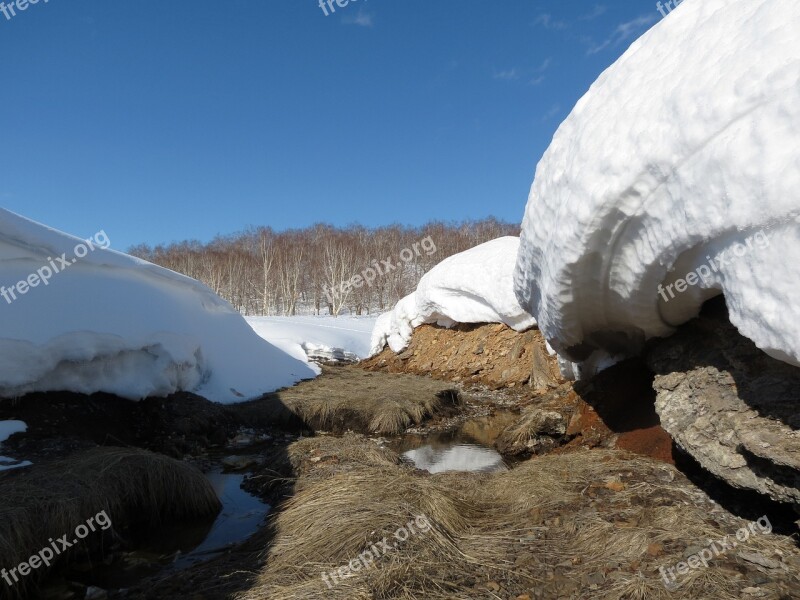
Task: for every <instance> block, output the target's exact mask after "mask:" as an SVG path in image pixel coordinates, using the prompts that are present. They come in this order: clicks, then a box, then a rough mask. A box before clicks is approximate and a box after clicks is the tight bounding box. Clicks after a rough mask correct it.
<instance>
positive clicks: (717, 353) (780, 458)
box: [646, 309, 800, 503]
mask: <svg viewBox="0 0 800 600" xmlns="http://www.w3.org/2000/svg"><path fill="white" fill-rule="evenodd" d="M646 358H647V363H648V365H649V366H650V368H651V369H652V370H653V371H654V372H655V373H656V375H655V380H654V382H653V387H654V388H655V390H656V394H657V396H656V411H657V412H658V414H659V416H660V418H661V426H662V427H663V428H664V429H666V430H667V431H668V432H669V433H670V434H671V435H672V436H673V438H674V439H675V441H676V442H677V443H678V445H679V446H681V448H683V449H684V450H686V452H688V453H689V454H691V455H692V456H693V457H694V458H695V459H696V460H697V461H698V462H699V463H700V464H701V465H702V466H703V467H704V468H705V469H706V470H708V471H710V472H712V473H713V474H715V475H716V476H717V477H720V478H721V479H723V480H725V481H727V482H728V483H730V484H731V485H733V486H735V487H739V488H747V489H752V490H756V491H758V492H761V493H762V494H766V495H769V496H770V497H771V498H773V499H774V500H778V501H782V502H791V503H800V431H798V429H800V411H798V410H797V407H798V400H800V392H799V391H798V390H800V369H798V368H797V367H793V366H791V365H788V364H786V363H783V362H780V361H778V360H775V359H773V358H771V357H770V356H768V355H767V354H765V353H764V352H762V351H761V350H759V349H758V348H756V346H755V345H754V344H753V343H752V342H751V341H750V340H748V339H747V338H745V337H743V336H742V335H741V334H739V332H738V331H737V330H736V328H735V327H734V326H733V325H731V324H730V322H729V321H728V320H727V316H726V315H725V314H724V309H718V311H717V313H716V314H711V315H705V316H702V317H700V318H698V319H695V320H694V321H691V322H690V323H688V324H686V325H684V326H683V327H681V329H680V330H679V331H678V332H677V333H676V334H675V335H673V336H672V337H670V338H667V339H663V340H656V341H653V342H651V344H649V347H648V350H647V355H646Z"/></svg>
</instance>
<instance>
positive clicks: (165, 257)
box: [128, 218, 520, 316]
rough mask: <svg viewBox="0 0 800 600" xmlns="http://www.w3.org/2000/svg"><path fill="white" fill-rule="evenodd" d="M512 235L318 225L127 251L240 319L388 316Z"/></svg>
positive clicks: (497, 229) (468, 227)
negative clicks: (450, 265) (433, 279)
mask: <svg viewBox="0 0 800 600" xmlns="http://www.w3.org/2000/svg"><path fill="white" fill-rule="evenodd" d="M519 232H520V229H519V225H518V224H511V223H506V222H502V221H498V220H497V219H495V218H487V219H483V220H480V221H463V222H458V223H443V222H440V221H435V222H431V223H428V224H426V225H423V226H421V227H408V226H402V225H389V226H385V227H375V228H367V227H363V226H361V225H350V226H348V227H345V228H337V227H333V226H331V225H328V224H324V223H320V224H316V225H313V226H311V227H307V228H305V229H291V230H287V231H274V230H273V229H271V228H270V227H253V228H250V229H247V230H245V231H242V232H239V233H235V234H233V235H228V236H219V237H217V238H215V239H213V240H212V241H211V242H209V243H207V244H203V243H201V242H198V241H183V242H173V243H171V244H168V245H158V246H155V247H151V246H148V245H146V244H141V245H138V246H134V247H133V248H131V249H130V250H129V251H128V252H129V253H130V254H133V255H134V256H138V257H139V258H143V259H145V260H148V261H150V262H152V263H155V264H157V265H160V266H162V267H166V268H168V269H171V270H173V271H177V272H179V273H183V274H185V275H188V276H189V277H192V278H194V279H197V280H199V281H202V282H203V283H205V284H206V285H207V286H208V287H210V288H211V289H212V290H214V291H215V292H216V293H217V294H219V295H220V296H222V297H223V298H225V299H226V300H228V301H229V302H230V303H231V304H232V305H233V306H234V308H235V309H236V310H238V311H239V312H241V313H243V314H245V315H298V314H317V315H319V314H331V315H337V316H338V315H339V314H344V313H350V314H355V315H363V314H370V313H374V312H383V311H385V310H388V309H390V308H391V307H392V306H394V304H395V303H396V302H397V301H398V300H400V299H401V298H402V297H404V296H405V295H407V294H409V293H410V292H412V291H413V290H414V289H415V288H416V287H417V284H418V283H419V280H420V279H421V278H422V276H423V275H424V274H425V273H427V272H428V271H429V270H430V269H431V267H433V266H434V265H436V264H437V263H439V262H441V261H442V260H444V259H445V258H447V257H448V256H452V255H453V254H457V253H458V252H463V251H464V250H467V249H469V248H472V247H474V246H477V245H478V244H482V243H483V242H487V241H489V240H492V239H495V238H498V237H502V236H504V235H515V236H516V235H519Z"/></svg>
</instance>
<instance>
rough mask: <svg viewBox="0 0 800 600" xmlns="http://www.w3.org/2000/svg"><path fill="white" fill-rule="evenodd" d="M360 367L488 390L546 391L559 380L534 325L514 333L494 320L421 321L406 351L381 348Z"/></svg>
mask: <svg viewBox="0 0 800 600" xmlns="http://www.w3.org/2000/svg"><path fill="white" fill-rule="evenodd" d="M361 366H363V367H364V368H367V369H372V370H385V371H388V372H390V373H413V374H417V375H430V376H432V377H435V378H437V379H446V380H448V381H459V382H464V383H480V384H484V385H487V386H489V387H490V388H492V389H500V388H513V387H518V386H530V387H531V388H533V389H534V390H541V391H546V390H549V389H552V388H555V387H557V386H558V385H559V384H560V383H561V382H562V381H563V380H562V379H561V375H560V373H559V370H558V364H557V362H556V359H555V357H554V356H550V354H549V353H548V352H547V349H546V347H545V342H544V339H543V338H542V334H541V333H540V332H539V331H538V330H537V329H531V330H528V331H525V332H522V333H518V332H516V331H514V330H513V329H511V328H510V327H508V326H506V325H503V324H497V323H490V324H482V325H466V324H465V325H457V326H455V327H453V328H452V329H446V328H443V327H438V326H435V325H422V326H420V327H418V328H416V329H415V330H414V335H413V337H412V338H411V342H410V343H409V345H408V348H406V350H404V351H403V352H401V353H400V354H395V353H394V352H392V350H391V349H389V348H385V349H384V350H383V351H382V352H381V353H379V354H377V355H375V356H373V357H372V358H370V359H368V360H366V361H364V362H363V363H361Z"/></svg>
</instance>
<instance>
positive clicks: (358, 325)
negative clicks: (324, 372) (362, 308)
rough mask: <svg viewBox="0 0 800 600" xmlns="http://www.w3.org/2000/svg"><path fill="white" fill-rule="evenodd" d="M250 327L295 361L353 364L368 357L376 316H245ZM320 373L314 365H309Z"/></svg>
mask: <svg viewBox="0 0 800 600" xmlns="http://www.w3.org/2000/svg"><path fill="white" fill-rule="evenodd" d="M245 320H246V321H247V322H248V323H249V325H250V327H252V328H253V330H254V331H255V332H256V333H257V334H258V335H260V336H261V337H262V338H264V339H265V340H267V341H268V342H269V343H270V344H273V345H274V346H276V347H278V348H280V349H281V350H283V351H284V352H286V353H287V354H289V355H290V356H294V357H295V358H297V359H298V360H303V361H309V360H325V361H334V362H335V361H344V362H355V361H358V360H361V359H362V358H367V357H368V356H369V349H370V334H371V332H372V329H373V328H374V327H375V321H376V320H377V318H376V317H372V316H368V317H352V316H350V317H347V316H339V317H332V316H330V315H323V316H295V317H276V316H273V317H245ZM310 365H311V367H312V368H313V369H315V370H317V371H318V370H320V369H319V367H318V366H317V365H316V364H315V363H313V362H312V363H310Z"/></svg>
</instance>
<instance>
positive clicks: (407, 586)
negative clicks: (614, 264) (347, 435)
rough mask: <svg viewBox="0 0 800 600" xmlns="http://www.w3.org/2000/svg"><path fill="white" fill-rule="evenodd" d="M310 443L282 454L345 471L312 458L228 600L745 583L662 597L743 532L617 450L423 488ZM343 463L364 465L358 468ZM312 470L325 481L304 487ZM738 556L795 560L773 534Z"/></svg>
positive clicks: (578, 592) (730, 577) (342, 449)
mask: <svg viewBox="0 0 800 600" xmlns="http://www.w3.org/2000/svg"><path fill="white" fill-rule="evenodd" d="M312 443H313V442H312V441H303V442H302V444H303V445H301V446H298V447H297V448H293V449H290V454H291V453H295V454H294V459H293V460H294V461H296V462H298V463H302V462H303V456H305V457H306V458H305V460H311V458H315V457H316V456H318V455H319V452H323V454H325V455H327V456H334V455H335V456H337V461H338V462H337V464H339V465H346V466H347V468H346V469H345V470H336V469H331V468H330V467H328V468H325V467H324V462H325V461H324V460H320V461H317V462H315V463H311V464H310V465H309V464H307V465H306V466H305V467H304V474H303V473H301V475H300V481H301V482H305V483H303V484H302V485H299V486H298V488H297V490H298V491H297V494H296V495H295V496H294V497H293V498H292V499H291V500H290V501H288V503H287V504H286V506H285V509H284V510H282V511H281V512H280V513H278V514H277V515H276V516H275V518H274V520H273V521H272V527H273V528H274V532H275V537H274V538H273V543H272V545H271V546H270V548H269V549H268V550H267V554H266V563H265V566H264V568H263V570H262V572H261V573H260V576H259V578H258V579H257V581H256V583H255V585H253V586H252V587H251V589H249V590H248V591H245V592H242V593H240V594H239V595H238V596H236V598H237V600H266V599H267V598H269V599H274V600H299V599H301V598H302V599H308V600H315V599H322V598H326V599H329V598H341V599H351V598H358V599H362V598H363V599H365V600H366V599H404V600H411V599H420V598H425V599H430V600H445V599H452V598H464V599H467V598H469V599H476V598H487V599H488V598H493V599H496V598H516V597H517V596H522V597H525V595H526V594H527V595H528V596H529V597H530V598H537V597H542V598H556V597H564V598H570V597H574V598H584V597H585V598H589V597H596V598H610V599H619V600H622V599H623V598H624V599H636V598H641V599H645V598H646V599H648V600H650V599H655V600H668V599H670V600H671V599H676V598H677V599H695V598H715V599H720V600H733V599H734V598H740V597H741V591H742V589H743V588H745V587H747V586H748V585H749V584H748V583H747V578H742V577H740V576H734V575H735V574H736V568H741V564H739V565H738V567H737V564H738V563H736V561H737V558H736V555H735V552H734V553H732V554H731V555H730V556H723V557H720V558H718V559H716V560H715V561H713V562H712V563H711V566H710V567H709V568H707V569H699V570H692V571H691V572H690V573H689V575H687V576H684V577H682V578H681V579H680V584H681V585H680V587H679V588H678V589H677V590H672V591H670V590H668V589H666V588H665V586H664V584H663V581H662V580H661V578H660V575H659V571H658V568H659V566H662V565H663V566H674V565H675V564H676V563H677V562H679V561H681V560H684V559H685V554H686V552H687V549H688V548H691V547H692V546H698V545H699V546H703V545H705V544H707V543H708V540H709V539H714V540H715V539H720V538H722V537H724V536H725V535H731V534H732V533H735V531H736V530H737V529H738V528H740V527H742V526H743V525H745V523H744V522H743V521H742V520H740V519H737V518H736V517H733V516H732V515H730V514H729V513H727V512H725V511H724V510H722V509H720V508H719V507H716V506H714V505H712V504H710V503H709V502H708V500H707V499H706V498H705V496H704V495H703V493H702V492H700V491H699V490H697V489H696V488H693V487H692V486H691V485H690V484H689V483H688V482H687V481H686V480H685V479H683V478H682V477H681V476H680V475H679V474H678V473H677V472H676V471H675V469H674V468H673V467H671V466H669V465H665V464H662V463H658V462H655V461H652V460H650V459H647V458H644V457H638V456H633V455H629V454H626V453H623V452H620V451H611V450H609V451H606V450H592V451H585V450H581V451H576V452H573V453H567V454H562V455H547V456H544V457H540V458H536V459H533V460H530V461H527V462H526V463H523V464H522V465H521V466H520V467H518V468H516V469H514V470H512V471H508V472H503V473H496V474H469V473H445V474H441V475H435V476H430V475H426V474H421V473H419V472H416V471H413V470H411V469H409V468H406V467H404V466H402V465H396V464H392V462H391V461H389V460H383V459H381V458H379V457H378V455H376V454H373V453H372V451H371V450H370V449H369V445H370V444H372V442H370V441H368V440H364V439H363V438H361V441H360V442H359V440H358V439H357V436H353V437H352V438H351V439H350V440H349V441H348V442H347V443H346V444H343V445H341V446H338V447H337V440H336V439H335V438H331V439H330V440H328V441H326V442H325V444H326V445H327V447H326V448H324V449H321V448H318V447H313V446H310V445H309V444H312ZM359 445H361V446H363V448H361V449H359ZM354 452H360V453H361V456H362V457H363V456H367V457H371V459H373V462H372V463H371V464H370V465H368V466H367V465H365V466H364V467H363V468H359V467H358V462H359V459H356V458H354V455H353V453H354ZM348 456H350V459H348V458H347V457H348ZM312 465H318V466H317V467H314V466H312ZM316 468H319V469H323V470H324V472H325V476H315V475H313V472H314V470H315V469H316ZM423 514H424V515H425V516H426V517H427V519H428V523H429V524H430V530H429V531H427V532H422V533H417V534H416V535H412V536H410V537H409V538H408V539H407V540H406V541H404V542H402V543H397V545H396V547H394V548H393V549H392V550H391V551H390V552H387V553H385V554H383V555H382V556H381V557H380V558H378V559H377V560H376V561H375V562H374V564H372V565H371V566H370V567H369V568H362V569H361V570H359V572H357V573H355V574H353V576H351V577H345V578H342V579H340V580H339V581H338V583H335V584H334V585H333V586H332V587H329V586H328V584H327V583H326V582H325V580H324V579H323V577H322V575H323V574H329V573H331V572H332V571H336V570H337V569H339V568H340V567H343V566H345V565H348V564H349V563H350V561H351V560H353V559H357V557H358V556H359V555H360V554H361V553H363V552H364V550H365V549H368V548H369V547H370V546H371V544H373V543H375V542H376V541H377V540H380V539H382V538H384V537H386V538H387V539H388V540H389V541H393V540H395V539H396V538H394V532H395V530H396V529H397V528H399V527H401V526H404V525H405V524H406V523H408V522H409V521H412V520H414V518H415V517H416V516H418V515H423ZM741 549H746V550H747V551H750V552H758V553H761V554H762V555H763V556H766V557H773V558H774V557H775V556H780V554H778V553H776V551H777V552H779V553H783V554H782V555H783V556H784V557H787V558H789V557H797V556H798V551H797V548H796V547H795V546H794V544H792V542H791V541H790V540H788V539H786V538H781V537H778V536H774V535H765V534H759V535H752V536H750V538H749V540H747V542H745V543H744V544H740V546H739V547H738V548H737V550H741ZM355 564H357V563H355ZM787 564H788V563H787ZM771 575H772V577H771V578H770V581H769V582H767V583H763V584H762V585H761V587H762V588H763V589H764V591H765V592H772V591H774V592H775V594H776V595H775V597H779V595H780V593H781V592H782V590H786V589H795V590H796V589H798V588H797V587H794V588H792V587H791V586H792V585H794V586H798V585H800V581H798V580H797V576H796V573H795V574H794V575H793V574H792V573H791V572H790V569H788V568H787V569H781V570H775V571H773V572H772V573H771ZM751 581H752V579H751ZM780 586H784V587H783V588H781V587H780ZM786 586H789V587H786ZM770 597H771V596H770ZM787 597H788V596H787Z"/></svg>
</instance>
